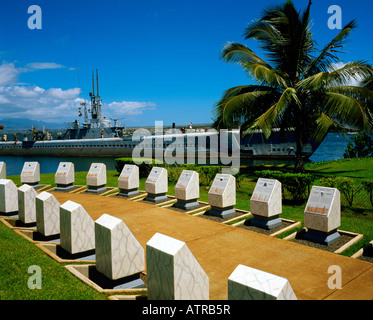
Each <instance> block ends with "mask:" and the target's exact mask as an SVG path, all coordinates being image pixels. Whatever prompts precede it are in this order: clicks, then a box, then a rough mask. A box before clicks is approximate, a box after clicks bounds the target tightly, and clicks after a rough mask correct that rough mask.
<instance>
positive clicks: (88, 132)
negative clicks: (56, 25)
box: [0, 70, 319, 163]
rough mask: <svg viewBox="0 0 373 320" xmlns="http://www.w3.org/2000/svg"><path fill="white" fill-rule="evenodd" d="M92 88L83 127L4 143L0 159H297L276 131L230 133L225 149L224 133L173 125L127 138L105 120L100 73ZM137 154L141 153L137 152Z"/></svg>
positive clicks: (308, 151) (309, 148)
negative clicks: (221, 156)
mask: <svg viewBox="0 0 373 320" xmlns="http://www.w3.org/2000/svg"><path fill="white" fill-rule="evenodd" d="M95 87H96V88H97V89H96V92H95ZM92 88H93V90H92V92H90V93H89V96H90V106H88V105H87V102H86V101H85V102H82V103H81V104H80V107H78V111H79V116H80V117H84V122H83V123H81V124H80V123H79V120H75V121H74V122H71V123H69V127H68V128H67V129H66V131H65V132H64V133H63V134H62V135H61V136H59V137H58V138H57V139H55V140H52V139H50V138H46V137H45V135H44V134H41V135H38V134H35V133H34V135H33V137H32V138H31V139H30V140H28V139H27V140H24V141H17V140H15V141H1V142H0V156H1V155H3V156H53V157H84V156H86V157H92V156H93V157H132V156H134V154H136V155H138V156H140V157H141V156H143V155H144V154H146V157H150V158H153V159H154V158H155V156H157V155H159V154H161V153H162V154H164V155H166V154H169V155H170V156H171V157H172V156H174V157H181V158H186V157H187V156H188V157H189V156H190V153H191V151H193V153H195V155H196V157H198V155H199V154H203V153H204V154H205V155H206V156H207V158H209V157H211V155H212V154H214V155H215V156H216V155H217V154H218V153H220V152H222V151H223V152H225V153H229V154H237V151H239V154H240V157H241V158H253V159H293V158H295V150H296V143H295V137H294V134H293V133H292V132H289V133H287V135H286V136H285V138H284V137H283V136H281V137H280V133H279V130H276V129H274V130H273V133H272V135H271V136H270V138H269V139H265V138H264V137H263V134H262V132H261V131H255V132H252V133H251V134H248V135H246V136H245V137H244V138H241V137H240V132H239V130H230V131H228V132H227V143H225V144H224V148H225V149H224V150H223V149H222V148H223V144H222V143H221V141H222V140H221V139H220V137H219V136H220V134H219V133H218V132H217V131H215V130H205V129H191V128H187V129H184V128H182V129H184V130H179V129H176V128H175V126H174V124H173V126H172V128H170V129H169V130H167V131H166V132H165V131H164V130H162V131H161V132H158V133H157V132H150V131H148V130H136V131H135V132H133V133H132V134H127V133H126V129H125V127H123V126H119V125H118V119H109V118H106V117H104V116H103V115H102V99H101V96H100V94H99V82H98V70H96V86H95V78H94V74H93V73H92ZM89 114H90V117H89ZM155 131H156V130H155ZM318 146H319V144H318V143H315V142H312V141H310V142H309V143H306V144H304V149H303V155H304V157H305V158H309V157H310V156H311V155H312V154H313V153H314V151H315V150H316V149H317V147H318ZM136 150H137V151H138V152H135V153H134V151H136ZM188 163H190V162H188ZM192 163H194V162H192Z"/></svg>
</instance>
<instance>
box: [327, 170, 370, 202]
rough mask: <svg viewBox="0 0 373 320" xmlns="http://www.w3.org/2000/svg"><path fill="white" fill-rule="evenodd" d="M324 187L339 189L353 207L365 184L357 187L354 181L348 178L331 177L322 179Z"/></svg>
mask: <svg viewBox="0 0 373 320" xmlns="http://www.w3.org/2000/svg"><path fill="white" fill-rule="evenodd" d="M320 184H321V186H323V187H330V188H337V189H338V190H339V191H340V192H341V194H342V195H343V196H344V198H345V199H346V201H347V202H348V205H349V206H352V205H353V202H354V198H355V196H356V195H357V194H358V193H359V192H360V191H361V190H362V187H363V184H359V185H356V184H355V183H354V180H353V179H351V178H346V177H335V176H333V177H329V178H322V179H320Z"/></svg>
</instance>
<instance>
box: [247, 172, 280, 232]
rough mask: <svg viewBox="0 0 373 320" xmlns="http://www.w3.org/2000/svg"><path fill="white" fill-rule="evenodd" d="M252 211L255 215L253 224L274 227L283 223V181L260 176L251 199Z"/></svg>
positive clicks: (266, 227) (267, 227) (268, 227)
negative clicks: (281, 216)
mask: <svg viewBox="0 0 373 320" xmlns="http://www.w3.org/2000/svg"><path fill="white" fill-rule="evenodd" d="M250 211H251V213H252V214H253V215H254V218H253V219H252V220H251V224H252V225H254V226H257V227H260V228H265V229H273V228H276V227H278V226H280V225H281V224H282V220H281V219H280V218H279V215H280V214H281V213H282V192H281V183H280V182H279V181H277V180H273V179H263V178H259V179H258V181H257V183H256V185H255V189H254V192H253V195H252V197H251V199H250Z"/></svg>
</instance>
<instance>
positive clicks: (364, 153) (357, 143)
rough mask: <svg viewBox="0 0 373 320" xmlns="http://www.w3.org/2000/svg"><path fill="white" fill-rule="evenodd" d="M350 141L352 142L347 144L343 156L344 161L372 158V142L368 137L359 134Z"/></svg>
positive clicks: (362, 133)
mask: <svg viewBox="0 0 373 320" xmlns="http://www.w3.org/2000/svg"><path fill="white" fill-rule="evenodd" d="M351 140H352V142H351V141H350V142H348V144H347V149H346V150H345V153H344V154H343V157H344V158H345V159H347V158H366V157H373V140H372V138H371V137H370V136H369V135H367V134H366V133H365V132H360V133H359V134H358V135H357V136H355V137H353V138H352V139H351Z"/></svg>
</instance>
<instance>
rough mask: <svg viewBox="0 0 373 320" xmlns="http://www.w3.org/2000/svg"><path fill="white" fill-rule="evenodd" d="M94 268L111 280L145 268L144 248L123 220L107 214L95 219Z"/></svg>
mask: <svg viewBox="0 0 373 320" xmlns="http://www.w3.org/2000/svg"><path fill="white" fill-rule="evenodd" d="M95 239H96V269H97V271H99V272H101V273H102V274H104V275H105V276H106V277H108V278H109V279H111V280H117V279H120V278H123V277H126V276H130V275H134V274H137V273H140V272H142V271H144V270H145V254H144V248H143V247H142V246H141V244H140V243H139V242H138V241H137V239H136V238H135V236H134V235H133V234H132V232H131V231H130V230H129V228H128V227H127V226H126V224H125V223H124V222H123V220H121V219H118V218H116V217H113V216H110V215H108V214H103V215H102V216H101V217H100V218H98V219H97V220H96V221H95Z"/></svg>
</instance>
